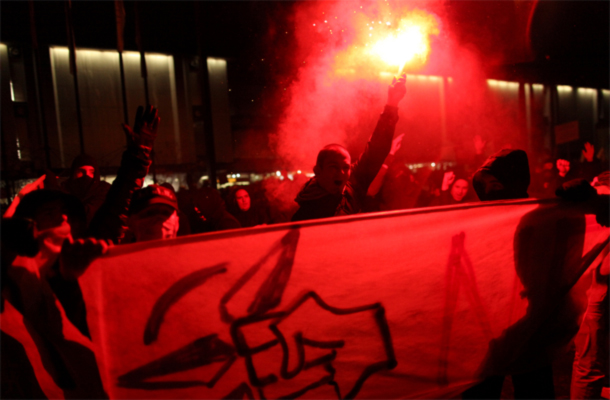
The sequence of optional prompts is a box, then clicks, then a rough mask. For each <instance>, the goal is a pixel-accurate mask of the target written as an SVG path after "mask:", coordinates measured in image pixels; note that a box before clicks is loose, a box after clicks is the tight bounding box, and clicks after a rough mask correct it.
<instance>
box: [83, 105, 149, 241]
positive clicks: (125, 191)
mask: <svg viewBox="0 0 610 400" xmlns="http://www.w3.org/2000/svg"><path fill="white" fill-rule="evenodd" d="M159 121H160V118H159V115H158V113H157V109H156V108H154V107H153V106H151V105H148V106H146V107H142V106H140V107H138V111H137V113H136V119H135V123H134V125H133V128H131V127H130V126H128V125H127V124H123V125H122V126H123V130H124V132H125V136H126V139H127V149H126V150H125V152H124V153H123V157H122V159H121V166H120V167H119V171H118V172H117V176H116V179H115V180H114V182H113V183H112V186H111V187H110V190H109V191H108V195H107V196H106V200H105V201H104V204H102V206H101V207H100V209H99V210H98V211H97V213H96V214H95V216H94V217H93V220H92V221H91V225H90V227H89V232H88V233H89V235H90V236H92V237H95V238H98V239H107V240H111V241H113V242H114V243H120V242H121V240H122V239H123V237H124V234H125V231H126V230H127V218H128V215H129V204H130V203H131V198H132V195H133V193H134V192H135V191H137V190H139V189H141V188H142V185H143V183H144V178H145V177H146V174H148V169H149V167H150V165H151V163H152V160H151V153H152V149H153V144H154V142H155V139H156V138H157V129H158V126H159Z"/></svg>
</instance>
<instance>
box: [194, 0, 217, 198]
mask: <svg viewBox="0 0 610 400" xmlns="http://www.w3.org/2000/svg"><path fill="white" fill-rule="evenodd" d="M194 4H195V17H196V24H197V48H198V53H199V79H200V85H201V86H200V88H201V100H202V103H203V132H204V135H205V139H206V141H205V143H206V146H205V147H206V153H207V154H206V155H207V159H208V176H209V177H210V184H211V187H213V188H218V180H217V177H216V149H215V147H214V146H215V145H214V124H213V122H212V107H211V96H210V76H209V71H208V62H207V60H208V58H207V52H206V50H205V36H204V33H203V26H204V21H203V10H202V9H201V3H200V2H197V1H196V2H194Z"/></svg>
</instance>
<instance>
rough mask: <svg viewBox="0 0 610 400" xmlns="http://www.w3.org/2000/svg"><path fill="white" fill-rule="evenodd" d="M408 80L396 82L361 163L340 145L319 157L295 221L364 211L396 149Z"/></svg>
mask: <svg viewBox="0 0 610 400" xmlns="http://www.w3.org/2000/svg"><path fill="white" fill-rule="evenodd" d="M406 80H407V77H406V75H405V74H403V75H402V76H401V77H400V78H399V79H398V80H397V79H396V78H394V79H393V81H392V84H391V85H390V87H389V88H388V102H387V105H386V106H385V109H384V111H383V113H382V114H381V116H380V117H379V121H378V122H377V126H376V127H375V131H374V132H373V135H372V136H371V139H370V140H369V142H368V144H367V146H366V148H365V149H364V152H362V154H361V155H360V158H359V159H358V161H356V162H355V163H354V164H352V159H351V155H350V153H349V152H348V151H347V149H346V148H345V147H343V146H342V145H340V144H329V145H327V146H325V147H324V148H322V150H320V152H319V153H318V157H317V159H316V165H315V166H314V173H315V177H313V178H312V179H310V180H309V181H308V182H307V183H306V184H305V186H304V187H303V189H302V190H301V191H300V192H299V194H298V195H297V198H296V199H295V201H296V202H297V203H298V204H299V209H298V210H297V212H296V213H295V214H294V215H293V217H292V220H293V221H303V220H310V219H316V218H328V217H332V216H336V215H349V214H356V213H358V212H360V211H361V210H362V207H363V205H364V201H365V198H366V193H367V190H368V188H369V186H370V185H371V182H373V180H374V179H375V176H376V175H377V173H378V172H379V169H380V168H381V165H382V164H383V162H384V160H385V158H386V156H387V155H388V153H389V152H390V149H391V147H392V139H393V137H394V130H395V128H396V123H397V122H398V103H399V102H400V101H401V100H402V98H403V97H404V96H405V94H406V92H407V88H406V85H405V84H406Z"/></svg>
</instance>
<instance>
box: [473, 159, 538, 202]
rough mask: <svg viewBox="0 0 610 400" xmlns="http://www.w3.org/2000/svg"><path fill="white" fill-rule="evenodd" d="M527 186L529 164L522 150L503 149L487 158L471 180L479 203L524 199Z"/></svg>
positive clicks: (528, 182)
mask: <svg viewBox="0 0 610 400" xmlns="http://www.w3.org/2000/svg"><path fill="white" fill-rule="evenodd" d="M529 185H530V169H529V162H528V160H527V154H526V153H525V151H523V150H510V149H504V150H500V151H499V152H497V153H495V154H493V155H491V156H489V158H488V159H487V161H485V163H484V164H483V165H482V166H481V168H479V169H478V170H477V172H475V174H474V177H473V178H472V186H473V188H474V190H475V192H476V193H477V196H479V199H480V200H481V201H490V200H510V199H526V198H528V197H529V195H528V193H527V189H528V187H529Z"/></svg>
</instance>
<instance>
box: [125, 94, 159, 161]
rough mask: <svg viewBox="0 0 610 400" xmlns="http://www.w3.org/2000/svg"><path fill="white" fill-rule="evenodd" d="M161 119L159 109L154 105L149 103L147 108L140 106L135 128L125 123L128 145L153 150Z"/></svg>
mask: <svg viewBox="0 0 610 400" xmlns="http://www.w3.org/2000/svg"><path fill="white" fill-rule="evenodd" d="M160 120H161V119H160V118H159V116H158V115H157V109H156V108H154V107H153V106H151V105H148V106H146V109H144V107H142V106H140V107H138V111H137V113H136V121H135V123H134V125H133V129H131V128H130V127H129V125H127V124H123V130H124V131H125V136H126V137H127V144H128V146H137V147H140V148H143V149H147V150H148V151H150V150H152V147H153V144H154V142H155V139H156V138H157V127H158V125H159V121H160Z"/></svg>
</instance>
